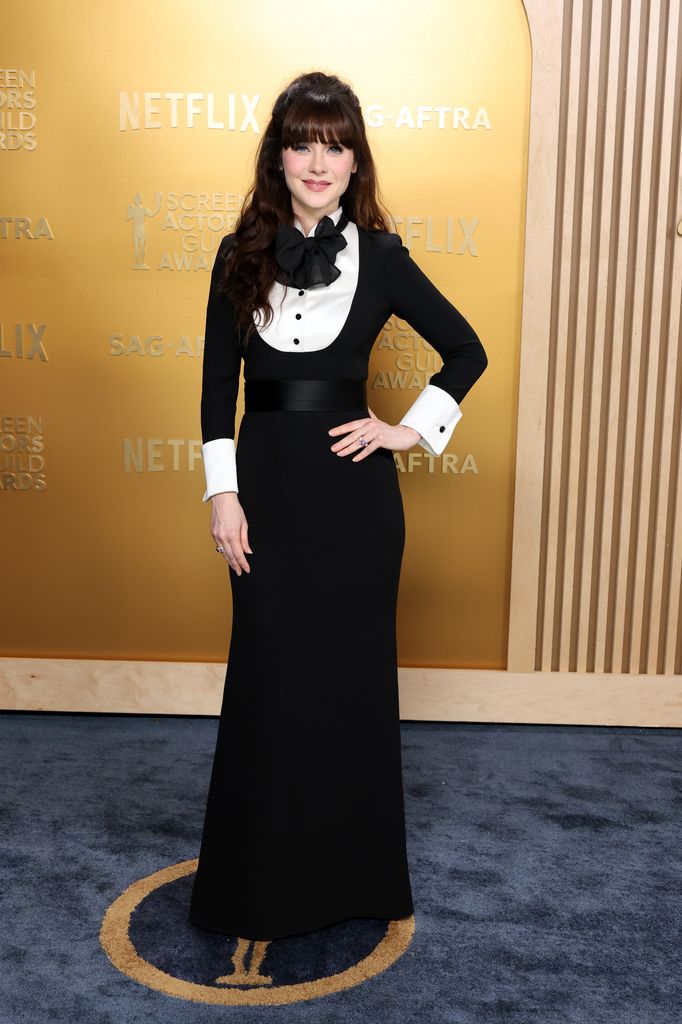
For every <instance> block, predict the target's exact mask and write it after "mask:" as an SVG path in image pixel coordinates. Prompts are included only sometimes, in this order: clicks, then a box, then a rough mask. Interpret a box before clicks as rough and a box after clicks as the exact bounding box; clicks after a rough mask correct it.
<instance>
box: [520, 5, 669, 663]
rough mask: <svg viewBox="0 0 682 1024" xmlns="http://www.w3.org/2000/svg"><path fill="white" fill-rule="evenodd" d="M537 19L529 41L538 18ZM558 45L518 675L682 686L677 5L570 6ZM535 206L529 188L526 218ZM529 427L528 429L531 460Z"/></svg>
mask: <svg viewBox="0 0 682 1024" xmlns="http://www.w3.org/2000/svg"><path fill="white" fill-rule="evenodd" d="M526 6H527V9H528V11H529V21H530V23H531V29H532V26H533V20H534V17H536V16H537V5H536V4H535V3H534V2H533V3H530V2H529V3H527V5H526ZM553 44H554V45H555V46H556V48H557V50H558V49H559V47H560V49H561V68H560V72H559V73H558V78H559V88H560V98H559V103H558V110H557V120H558V140H557V151H556V152H557V160H556V184H555V189H554V197H553V202H554V208H553V210H552V213H551V215H552V221H553V229H554V252H553V260H552V271H551V300H550V301H551V308H550V311H549V315H548V319H547V326H546V337H547V380H546V386H545V396H544V398H545V406H544V424H545V452H544V461H543V464H542V467H541V474H542V507H541V515H540V521H539V535H538V537H537V549H538V552H539V555H538V559H537V565H538V577H537V602H536V618H535V656H534V659H533V664H532V665H531V664H530V661H529V658H526V659H525V660H524V656H525V648H522V646H521V645H520V644H519V643H517V641H516V639H515V636H516V633H517V629H518V626H519V625H520V624H521V623H524V622H529V621H530V617H528V618H524V614H523V613H520V612H518V611H516V610H515V608H514V600H515V597H518V595H520V594H521V590H520V585H519V582H518V581H519V580H520V579H522V578H523V570H522V569H521V568H520V566H521V565H522V563H523V561H524V560H525V559H527V558H528V556H529V551H530V546H531V544H532V541H533V538H532V536H531V532H530V531H529V530H528V529H527V528H526V529H524V530H519V531H518V533H517V531H516V525H517V523H518V521H516V522H515V534H514V557H513V572H512V581H513V585H512V613H511V624H510V625H511V628H510V645H509V653H510V662H509V667H510V668H513V669H514V670H517V671H518V670H520V669H523V668H526V669H530V668H531V667H532V668H534V669H535V670H536V671H543V672H564V673H565V672H579V673H590V672H592V673H595V674H599V675H600V676H603V675H604V674H608V673H648V674H668V675H670V674H679V673H680V672H681V671H682V536H681V534H682V528H680V526H679V525H678V524H680V523H681V522H682V480H681V478H680V474H681V472H682V404H681V403H682V354H681V346H682V335H681V330H682V315H681V309H680V295H681V292H682V240H681V239H680V236H679V235H678V234H677V233H676V230H675V229H676V225H677V223H678V221H680V220H681V219H682V195H681V191H680V190H681V187H682V185H681V182H680V167H681V163H680V159H681V152H680V149H681V144H682V143H681V124H682V114H681V107H682V23H681V15H680V4H679V0H623V2H614V0H566V3H565V4H564V7H563V22H562V26H561V39H560V40H553ZM536 45H537V44H536ZM529 187H530V181H529ZM542 200H543V201H544V202H545V204H546V206H547V205H548V204H547V196H546V195H545V196H544V197H542ZM532 201H533V196H532V195H531V193H530V192H529V206H528V216H529V218H532V217H533V216H534V215H536V214H534V212H533V207H532ZM524 299H525V296H524ZM525 344H526V338H525V336H524V339H523V345H522V365H523V363H524V346H525ZM529 422H530V418H528V419H526V420H521V419H520V425H519V443H518V445H517V452H518V453H519V454H518V458H519V459H520V460H522V461H523V459H524V430H525V429H526V426H527V424H528V423H529ZM535 468H536V470H538V469H540V464H539V461H538V462H536V463H535ZM529 475H530V464H527V465H526V466H523V467H521V468H520V469H519V470H518V471H517V491H519V490H521V491H522V490H523V488H524V482H525V481H527V480H528V479H529ZM519 499H520V501H521V502H523V498H522V496H521V494H519ZM525 578H526V581H527V577H525ZM527 591H528V587H527V586H526V591H525V594H527Z"/></svg>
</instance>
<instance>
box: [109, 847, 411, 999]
mask: <svg viewBox="0 0 682 1024" xmlns="http://www.w3.org/2000/svg"><path fill="white" fill-rule="evenodd" d="M197 863H198V860H197V859H196V858H195V859H194V860H183V861H181V862H180V863H179V864H171V865H170V866H169V867H167V868H162V869H161V870H160V871H155V872H154V873H153V874H151V875H147V877H146V878H141V879H139V881H137V882H134V883H133V884H132V885H131V886H129V887H128V888H127V889H126V890H125V891H124V892H122V893H121V895H120V896H119V897H118V898H117V899H115V900H114V902H113V903H112V904H111V905H110V906H109V907H108V908H107V911H106V913H105V915H104V918H103V920H102V927H101V929H100V934H99V939H100V942H101V944H102V947H103V949H104V951H105V953H106V954H107V956H108V957H109V959H110V960H111V962H112V964H113V965H114V967H116V968H118V970H119V971H121V972H122V973H123V974H126V975H127V976H128V977H129V978H133V979H134V980H135V981H138V982H140V984H142V985H146V986H147V987H148V988H153V989H157V990H158V991H159V992H165V993H166V995H169V996H175V997H177V998H178V999H188V1000H192V1001H193V1002H195V1003H216V1004H222V1005H226V1004H227V1005H232V1006H236V1005H255V1004H260V1005H266V1004H268V1003H269V1004H270V1005H272V1006H275V1005H279V1004H282V1003H297V1002H300V1001H301V1000H304V999H315V998H317V997H319V996H326V995H329V994H330V993H332V992H340V991H342V990H343V989H346V988H352V987H353V986H354V985H359V984H360V983H361V982H363V981H366V980H367V979H368V978H371V977H373V976H374V975H375V974H380V973H381V972H382V971H385V970H386V968H387V967H390V966H391V964H393V963H395V961H396V960H397V959H398V958H399V957H400V956H402V954H403V953H404V952H405V950H406V949H407V947H408V946H409V944H410V942H411V941H412V936H413V934H414V915H412V916H411V917H407V918H404V919H402V920H399V921H389V923H388V927H387V929H386V934H385V935H384V937H383V938H382V939H381V941H380V942H379V943H378V945H377V946H375V948H374V949H373V950H372V952H371V953H370V954H369V955H368V956H366V957H363V959H362V960H360V961H358V963H357V964H353V966H352V967H348V968H346V969H345V970H343V971H339V973H338V974H331V975H329V977H326V978H316V979H315V981H305V982H297V983H294V984H288V985H274V984H273V985H268V986H267V987H264V986H262V985H261V986H258V987H254V988H225V987H224V986H218V985H216V986H213V985H200V984H198V983H197V982H193V981H183V980H182V979H181V978H174V977H173V975H172V974H167V973H166V972H165V971H161V970H159V968H158V967H154V965H153V964H150V963H148V961H146V960H143V958H142V957H141V956H139V955H138V953H137V950H136V949H135V947H134V945H133V943H132V942H131V940H130V934H129V932H130V918H131V916H132V913H133V911H134V910H135V908H136V907H137V906H138V904H140V903H141V902H142V900H144V899H145V898H146V897H147V896H149V894H150V893H152V892H154V890H155V889H158V888H160V887H161V886H162V885H166V884H168V883H169V882H174V881H175V880H176V879H177V878H182V876H183V875H189V874H191V873H192V872H193V871H196V868H197ZM240 984H241V982H240Z"/></svg>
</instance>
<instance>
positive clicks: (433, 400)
mask: <svg viewBox="0 0 682 1024" xmlns="http://www.w3.org/2000/svg"><path fill="white" fill-rule="evenodd" d="M461 418H462V412H461V410H460V407H459V405H458V404H457V402H456V401H455V400H454V398H453V397H452V396H451V395H449V394H448V393H447V391H444V390H443V388H439V387H438V386H437V385H436V384H427V385H426V387H425V388H423V390H422V391H421V392H420V393H419V395H418V396H417V398H416V399H415V401H414V402H413V403H412V405H411V406H410V408H409V409H408V410H407V412H406V413H405V415H404V416H403V418H402V419H401V420H400V422H401V423H404V424H405V425H406V426H408V427H414V429H415V430H418V431H419V433H420V434H421V435H422V436H421V438H420V439H419V441H418V442H417V443H418V444H420V445H421V446H422V448H425V449H426V451H427V452H429V454H430V455H440V454H441V452H442V451H443V449H444V448H445V446H446V444H447V443H448V441H449V440H450V437H451V436H452V431H453V430H454V429H455V427H456V426H457V423H458V422H459V420H460V419H461Z"/></svg>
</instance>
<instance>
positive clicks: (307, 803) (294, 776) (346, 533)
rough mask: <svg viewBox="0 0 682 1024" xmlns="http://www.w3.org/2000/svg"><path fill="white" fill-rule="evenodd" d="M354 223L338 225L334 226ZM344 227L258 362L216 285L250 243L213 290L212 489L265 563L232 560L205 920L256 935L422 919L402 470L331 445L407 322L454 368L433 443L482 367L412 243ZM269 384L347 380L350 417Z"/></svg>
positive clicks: (289, 299)
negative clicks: (407, 771) (331, 262)
mask: <svg viewBox="0 0 682 1024" xmlns="http://www.w3.org/2000/svg"><path fill="white" fill-rule="evenodd" d="M341 214H342V209H341V207H339V208H338V209H337V210H336V211H335V212H334V213H332V214H330V215H329V216H330V218H331V220H332V221H333V222H334V224H337V223H338V222H339V218H340V217H341ZM344 220H345V217H344ZM295 223H296V226H297V227H298V228H299V230H301V231H302V230H303V229H302V227H301V225H300V222H298V221H296V222H295ZM312 233H313V232H312V231H311V232H309V235H312ZM343 236H344V238H345V239H346V242H347V244H346V246H345V248H343V249H342V250H341V251H340V252H339V253H338V254H337V256H336V261H335V265H336V267H337V268H338V269H339V271H340V274H339V276H338V277H337V279H336V280H334V281H332V282H331V283H330V284H328V285H324V284H320V285H315V286H314V287H309V288H295V287H291V286H287V285H284V284H280V283H279V282H275V284H274V285H273V288H272V292H271V295H270V301H271V303H272V306H273V309H274V313H275V317H274V320H273V321H272V323H271V324H270V325H268V327H267V328H266V327H265V326H264V324H263V319H262V317H261V314H260V312H257V313H255V314H254V322H255V326H256V327H257V333H255V334H254V335H252V336H251V338H250V339H249V342H248V345H247V349H246V352H245V353H244V351H243V350H241V349H240V348H239V347H238V345H237V341H236V330H235V323H234V312H233V309H232V306H231V302H230V300H229V298H228V297H227V296H226V294H225V292H219V291H218V281H219V278H220V277H221V275H222V272H223V258H224V256H225V254H226V253H227V251H228V249H229V246H230V244H231V241H232V239H233V235H227V236H225V238H223V239H222V241H221V243H220V246H219V249H218V253H217V256H216V260H215V263H214V267H213V272H212V276H211V285H210V291H209V298H208V308H207V316H206V332H205V347H204V361H203V382H202V400H201V423H202V438H203V448H202V454H203V458H204V468H205V473H206V491H205V493H204V496H203V500H204V501H208V499H209V498H210V497H211V496H212V495H213V494H216V493H218V492H220V491H238V493H239V501H240V503H241V505H242V508H243V509H244V513H245V515H246V519H247V522H248V537H249V543H250V546H251V548H252V549H253V550H252V553H251V554H249V553H248V552H247V553H246V558H247V560H248V563H249V565H250V567H251V571H250V573H249V572H246V571H242V572H241V574H238V573H237V572H236V571H235V570H233V569H232V568H231V567H230V568H229V578H230V586H231V592H232V608H233V616H232V631H231V636H230V643H229V652H228V663H227V672H226V677H225V689H224V694H223V701H222V708H221V713H220V721H219V727H218V736H217V743H216V748H215V756H214V761H213V769H212V773H211V778H210V784H209V790H208V798H207V804H206V812H205V819H204V827H203V835H202V839H201V848H200V852H199V862H198V867H197V872H196V875H195V879H194V883H193V889H192V896H191V901H190V907H189V920H190V921H191V923H192V924H194V925H197V926H199V927H201V928H206V929H209V930H211V931H216V932H223V933H225V934H228V935H238V936H241V937H244V938H250V939H276V938H280V937H283V936H287V935H294V934H299V933H302V932H309V931H314V930H316V929H319V928H322V927H325V926H328V925H331V924H335V923H338V922H341V921H343V920H346V919H348V918H354V917H368V918H383V919H397V918H404V917H408V916H409V915H411V914H412V913H413V910H414V904H413V898H412V891H411V885H410V876H409V870H408V859H407V850H406V835H405V818H404V805H403V783H402V772H401V749H400V721H399V707H398V668H397V649H396V608H397V600H398V584H399V578H400V568H401V560H402V555H403V548H404V541H405V521H404V516H403V504H402V498H401V492H400V486H399V481H398V472H397V467H396V465H395V461H394V457H393V453H392V452H391V451H389V450H388V449H385V448H378V449H376V450H375V451H373V452H371V453H370V454H369V455H367V456H365V457H364V458H362V459H360V460H359V461H357V462H353V461H352V457H353V456H352V455H344V456H339V455H337V454H336V453H335V452H333V451H332V450H331V446H332V445H333V444H334V443H336V442H337V441H338V440H340V439H341V438H342V437H343V436H344V435H343V434H340V435H330V434H329V433H328V431H329V429H330V428H331V427H334V426H337V425H339V424H342V423H347V422H349V421H352V420H356V419H360V418H363V417H367V416H368V415H369V413H368V408H367V398H366V393H365V392H364V386H363V382H366V380H367V376H368V361H369V356H370V352H371V350H372V347H373V345H374V342H375V340H376V338H377V336H378V334H379V332H380V331H381V329H382V327H383V326H384V324H385V323H386V321H387V320H388V319H389V318H390V316H391V315H392V314H396V315H397V316H398V317H401V318H402V319H404V320H406V321H407V322H408V323H409V324H410V325H411V326H412V327H413V328H414V329H415V330H416V331H417V332H418V333H419V334H420V335H421V336H422V337H423V338H424V339H425V340H426V341H427V342H429V343H430V344H431V345H432V346H433V347H434V348H435V349H436V351H437V352H438V353H439V354H440V356H441V357H442V359H443V366H442V368H441V369H440V370H438V372H437V373H435V374H434V375H433V376H432V377H431V380H430V381H429V383H428V384H427V385H426V387H425V388H424V389H423V390H422V391H421V392H420V393H419V395H418V396H417V398H416V400H415V401H414V402H413V403H412V405H411V406H410V408H409V409H408V410H407V411H406V412H405V415H404V416H403V418H402V419H401V421H400V422H401V423H406V424H408V425H409V426H413V427H414V428H415V429H416V430H417V431H418V432H419V434H420V440H419V442H418V443H419V444H420V445H422V447H424V448H425V449H426V450H427V451H428V452H430V453H431V454H433V455H439V454H440V453H441V452H442V451H443V449H444V448H445V445H446V443H447V441H448V439H449V438H450V436H451V434H452V431H453V429H454V427H455V425H456V423H457V422H458V420H459V419H460V417H461V410H460V407H459V403H460V402H461V400H462V399H463V397H464V396H465V395H466V393H467V392H468V391H469V389H470V388H471V387H472V385H473V384H474V383H475V381H476V380H477V379H478V377H479V376H480V375H481V373H482V372H483V370H484V369H485V367H486V364H487V360H486V356H485V352H484V350H483V347H482V345H481V342H480V341H479V339H478V337H477V335H476V333H475V332H474V330H473V329H472V327H471V326H470V325H469V323H468V322H467V321H466V319H465V318H464V317H463V316H462V315H461V314H460V313H459V312H458V310H457V309H456V308H455V307H454V306H453V305H452V304H451V303H450V302H449V301H448V299H447V298H446V297H445V296H444V295H443V294H442V293H441V292H440V291H439V290H438V289H437V288H436V287H435V285H433V284H432V283H431V281H430V280H429V279H428V278H427V277H426V275H425V274H424V273H423V272H422V271H421V270H420V268H419V266H418V265H417V263H416V262H415V261H414V260H413V259H412V258H411V256H410V254H409V251H408V250H407V248H405V246H403V244H402V242H401V239H400V236H399V235H397V234H393V233H389V232H379V231H365V230H363V229H362V228H360V227H358V226H357V225H356V224H355V223H354V222H353V221H348V223H347V224H346V225H345V227H344V228H343ZM242 367H243V376H244V391H245V400H246V404H245V411H244V413H243V415H242V418H241V421H240V424H239V434H238V438H237V439H236V441H235V419H236V408H237V399H238V395H239V382H240V373H241V370H242ZM252 381H253V382H255V383H253V384H251V382H252ZM268 381H269V382H278V381H279V382H282V381H284V382H288V383H287V384H286V385H280V386H281V387H284V388H285V389H287V390H288V391H289V392H291V390H292V389H294V390H295V389H296V387H297V386H298V385H296V384H294V383H292V382H296V381H303V382H314V381H316V382H322V383H318V384H313V385H307V386H308V387H312V388H313V390H314V391H315V389H318V391H319V393H320V394H321V395H324V393H325V387H327V390H329V388H331V389H332V390H334V392H335V394H336V396H337V397H336V401H335V402H334V403H332V405H333V406H334V407H333V408H328V407H325V404H326V403H325V399H324V397H322V399H321V400H320V401H310V402H307V400H304V401H303V403H302V405H301V406H300V407H297V408H296V409H294V410H292V409H290V408H286V409H283V408H277V407H275V408H269V407H267V403H266V406H265V407H263V405H262V403H261V404H260V405H259V404H258V403H257V402H256V401H255V400H253V401H252V404H251V406H250V405H249V388H250V387H251V388H252V389H253V392H254V394H255V393H256V392H258V393H259V394H260V395H262V393H263V390H265V391H266V393H267V391H268V388H270V387H271V386H272V387H275V388H276V386H277V385H276V384H274V383H273V385H267V384H264V383H263V382H268ZM325 382H326V383H325ZM328 382H338V384H334V385H331V384H329V383H328ZM343 382H347V383H343ZM302 387H303V386H302ZM345 389H347V392H346V390H345ZM304 390H305V389H304ZM309 393H310V391H309V390H308V391H305V394H309ZM345 393H347V394H348V396H349V397H348V399H347V400H344V398H343V395H344V394H345ZM339 396H341V399H340V401H339ZM327 404H328V403H327ZM357 451H358V452H361V451H362V448H357ZM353 454H355V452H353Z"/></svg>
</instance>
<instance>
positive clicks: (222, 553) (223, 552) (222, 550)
mask: <svg viewBox="0 0 682 1024" xmlns="http://www.w3.org/2000/svg"><path fill="white" fill-rule="evenodd" d="M216 551H217V552H219V554H221V555H224V554H225V548H219V547H218V545H217V544H216Z"/></svg>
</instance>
